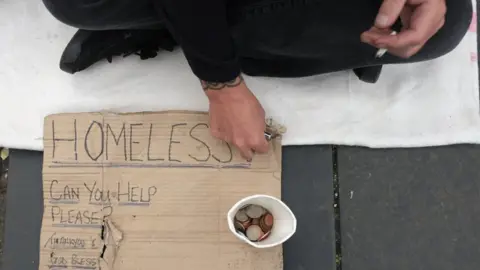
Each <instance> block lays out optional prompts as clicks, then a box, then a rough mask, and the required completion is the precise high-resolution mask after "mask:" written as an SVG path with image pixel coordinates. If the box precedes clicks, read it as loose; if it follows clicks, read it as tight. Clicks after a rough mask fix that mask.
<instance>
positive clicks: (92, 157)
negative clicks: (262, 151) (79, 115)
mask: <svg viewBox="0 0 480 270" xmlns="http://www.w3.org/2000/svg"><path fill="white" fill-rule="evenodd" d="M94 125H97V126H98V128H99V129H100V142H101V150H100V153H98V155H97V156H96V157H94V156H92V154H91V153H90V149H89V148H88V136H89V135H90V132H91V131H92V128H93V126H94ZM103 136H104V133H103V126H102V124H100V123H99V122H97V121H93V122H92V123H91V124H90V126H89V127H88V130H87V133H86V134H85V152H86V153H87V155H88V156H89V157H90V159H92V160H93V161H97V160H98V158H99V157H100V156H102V154H103V150H104V141H103Z"/></svg>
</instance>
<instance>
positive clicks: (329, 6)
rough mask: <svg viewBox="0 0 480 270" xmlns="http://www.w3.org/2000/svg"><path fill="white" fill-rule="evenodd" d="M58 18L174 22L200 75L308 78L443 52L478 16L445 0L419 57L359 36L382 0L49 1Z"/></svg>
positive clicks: (114, 24)
mask: <svg viewBox="0 0 480 270" xmlns="http://www.w3.org/2000/svg"><path fill="white" fill-rule="evenodd" d="M43 1H44V2H45V4H46V6H47V8H48V9H49V10H50V12H51V13H52V14H53V15H54V16H55V17H57V18H58V19H59V20H60V21H62V22H64V23H66V24H69V25H72V26H75V27H78V28H82V29H91V30H106V29H132V28H140V29H142V28H144V29H146V28H158V27H168V29H169V30H170V31H171V32H172V34H173V35H174V36H175V37H176V39H177V41H178V42H179V43H180V44H181V46H182V48H183V49H184V51H185V54H186V57H187V60H188V62H189V64H190V66H191V68H192V71H193V72H194V73H195V75H197V76H198V77H199V78H200V79H202V80H207V81H228V80H231V79H233V78H234V77H235V76H237V75H238V74H239V73H240V71H243V72H244V73H246V74H248V75H251V76H274V77H302V76H309V75H315V74H321V73H327V72H333V71H339V70H346V69H353V68H359V67H367V66H378V65H383V64H394V63H409V62H418V61H425V60H430V59H433V58H436V57H440V56H442V55H444V54H446V53H448V52H450V51H451V50H452V49H454V48H455V47H456V46H457V45H458V43H459V42H460V41H461V39H462V38H463V36H464V35H465V33H466V31H467V29H468V25H469V24H470V21H471V18H472V4H471V1H470V0H447V1H446V2H447V6H448V11H447V16H446V23H445V26H444V27H443V28H442V29H441V30H440V31H439V32H438V33H437V34H436V35H435V36H434V37H433V38H432V39H431V40H430V41H429V42H428V43H427V44H426V46H425V47H424V48H423V49H422V50H421V51H420V52H419V53H418V54H416V55H415V56H413V57H411V58H409V59H401V58H398V57H395V56H393V55H389V54H386V55H385V56H384V57H382V58H381V59H376V58H375V53H376V51H377V49H376V48H373V47H371V46H369V45H367V44H364V43H362V42H360V34H361V33H362V32H363V31H365V30H367V29H369V28H370V27H371V25H372V24H373V22H374V19H375V16H376V14H377V12H378V8H379V6H380V4H381V0H363V1H360V0H345V1H329V0H243V1H240V0H230V1H227V0H209V1H198V0H140V1H131V0H69V1H65V0H43Z"/></svg>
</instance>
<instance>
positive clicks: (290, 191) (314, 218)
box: [282, 146, 335, 270]
mask: <svg viewBox="0 0 480 270" xmlns="http://www.w3.org/2000/svg"><path fill="white" fill-rule="evenodd" d="M283 156H284V158H283V166H282V173H283V176H282V198H283V200H284V201H285V203H286V204H287V205H289V207H290V208H291V209H292V211H293V212H294V213H295V215H296V217H297V222H298V224H297V232H296V233H295V235H294V236H293V237H292V238H291V239H290V240H289V241H288V242H287V243H285V244H284V247H283V249H284V269H285V270H315V269H318V270H331V269H335V229H334V215H333V182H332V179H333V163H332V150H331V147H329V146H289V147H284V151H283Z"/></svg>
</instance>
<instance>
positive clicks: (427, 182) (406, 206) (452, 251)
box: [338, 145, 480, 270]
mask: <svg viewBox="0 0 480 270" xmlns="http://www.w3.org/2000/svg"><path fill="white" fill-rule="evenodd" d="M338 164H339V168H338V177H339V181H340V209H341V236H342V256H343V257H342V264H343V265H342V266H343V270H364V269H365V270H376V269H378V270H387V269H388V270H397V269H398V270H405V269H415V270H420V269H421V270H443V269H445V270H454V269H459V270H460V269H461V270H478V269H480V147H479V146H470V145H461V146H448V147H439V148H423V149H392V150H375V149H365V148H358V147H339V150H338Z"/></svg>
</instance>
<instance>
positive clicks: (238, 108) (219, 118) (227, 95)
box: [202, 76, 268, 161]
mask: <svg viewBox="0 0 480 270" xmlns="http://www.w3.org/2000/svg"><path fill="white" fill-rule="evenodd" d="M202 86H203V89H204V90H205V93H206V94H207V97H208V99H209V101H210V109H209V112H210V130H211V133H212V135H213V136H214V137H216V138H218V139H220V140H223V141H226V142H228V143H230V144H233V145H234V146H235V147H236V148H237V149H238V150H239V151H240V153H241V155H242V156H243V157H244V158H245V159H246V160H248V161H251V159H252V157H253V154H254V153H265V152H267V151H268V142H267V140H266V139H265V136H264V131H265V111H264V110H263V108H262V106H261V105H260V102H259V101H258V100H257V98H256V97H255V96H254V95H253V93H252V92H251V91H250V90H249V89H248V87H247V86H246V84H245V82H244V81H243V79H242V77H241V76H240V77H238V78H237V79H235V80H234V81H232V82H229V83H213V84H212V83H206V82H202Z"/></svg>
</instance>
